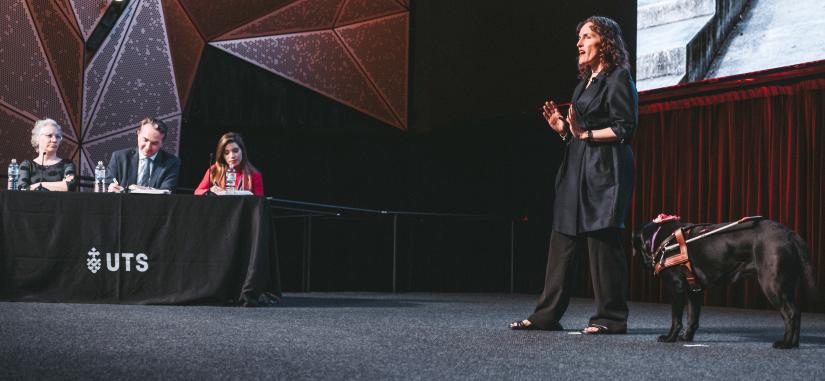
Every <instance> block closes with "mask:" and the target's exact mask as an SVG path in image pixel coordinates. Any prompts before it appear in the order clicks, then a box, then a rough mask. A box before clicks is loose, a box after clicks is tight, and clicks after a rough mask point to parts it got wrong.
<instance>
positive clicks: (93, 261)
mask: <svg viewBox="0 0 825 381" xmlns="http://www.w3.org/2000/svg"><path fill="white" fill-rule="evenodd" d="M88 254H89V257H91V258H86V267H88V268H89V271H91V272H92V274H95V273H97V270H100V258H98V256H99V255H100V253H99V252H98V251H97V249H95V248H94V247H93V248H92V250H89V253H88Z"/></svg>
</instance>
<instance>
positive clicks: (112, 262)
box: [86, 247, 149, 274]
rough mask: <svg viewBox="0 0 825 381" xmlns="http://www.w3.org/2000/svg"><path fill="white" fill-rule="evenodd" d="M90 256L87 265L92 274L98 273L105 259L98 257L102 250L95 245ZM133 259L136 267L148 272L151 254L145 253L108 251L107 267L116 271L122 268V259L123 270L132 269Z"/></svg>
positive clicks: (90, 251)
mask: <svg viewBox="0 0 825 381" xmlns="http://www.w3.org/2000/svg"><path fill="white" fill-rule="evenodd" d="M87 254H88V256H89V258H86V267H88V268H89V271H91V272H92V274H95V273H97V272H98V271H99V270H100V268H101V267H102V262H103V260H102V259H101V258H98V257H99V256H100V252H99V251H97V249H95V248H94V247H93V248H92V250H89V252H88V253H87ZM132 259H134V264H135V265H134V269H135V270H137V271H139V272H146V270H149V256H147V255H146V254H144V253H137V254H135V253H106V269H107V270H109V271H111V272H115V271H119V270H120V269H121V260H122V262H123V265H122V266H123V271H127V272H130V271H132Z"/></svg>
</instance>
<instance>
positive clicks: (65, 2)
mask: <svg viewBox="0 0 825 381" xmlns="http://www.w3.org/2000/svg"><path fill="white" fill-rule="evenodd" d="M54 2H55V3H56V4H57V6H58V7H59V8H60V11H61V12H62V13H63V16H65V17H66V19H67V20H69V25H70V27H71V28H72V29H73V30H74V31H75V33H77V34H78V35H80V36H83V32H82V31H81V30H80V26H78V24H77V16H76V15H75V13H74V9H73V8H72V1H71V0H54Z"/></svg>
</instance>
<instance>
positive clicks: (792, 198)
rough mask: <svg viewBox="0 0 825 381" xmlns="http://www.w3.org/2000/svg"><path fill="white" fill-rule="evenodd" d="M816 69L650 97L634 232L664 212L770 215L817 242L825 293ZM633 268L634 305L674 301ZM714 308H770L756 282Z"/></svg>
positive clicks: (824, 155) (822, 138) (725, 291)
mask: <svg viewBox="0 0 825 381" xmlns="http://www.w3.org/2000/svg"><path fill="white" fill-rule="evenodd" d="M808 66H812V67H807V68H806V67H803V68H786V69H783V70H774V71H771V72H765V73H758V74H756V75H752V76H740V77H738V78H733V79H729V80H726V81H722V82H721V83H715V82H706V83H700V84H697V85H690V86H687V87H684V88H675V89H671V90H664V91H660V92H654V93H649V94H647V96H646V95H645V94H643V95H642V97H641V102H642V106H641V107H640V113H641V120H640V126H639V132H638V134H637V136H636V139H635V140H634V143H633V147H634V152H635V154H636V168H637V171H638V178H637V182H636V192H635V196H634V204H633V214H632V216H631V220H630V224H629V226H631V227H633V228H634V229H635V228H638V227H641V226H642V225H643V224H645V223H646V222H648V221H650V219H651V218H652V217H653V216H655V215H656V214H658V213H660V212H666V213H670V214H678V215H680V216H682V219H683V220H686V221H690V222H711V223H718V222H725V221H735V220H738V219H739V218H741V217H744V216H750V215H762V216H765V217H768V218H770V219H773V220H776V221H779V222H780V223H783V224H785V225H787V226H788V227H790V228H791V229H793V230H795V231H796V232H798V233H799V234H800V235H801V236H802V238H804V239H805V241H806V242H807V243H808V246H809V248H810V253H811V256H812V257H813V263H814V266H815V267H816V269H817V279H818V282H817V283H818V285H819V292H820V293H821V294H825V293H823V291H825V287H823V276H825V271H823V269H825V256H823V249H825V246H823V245H825V222H823V221H825V203H823V199H825V165H823V163H825V134H823V127H825V79H823V75H824V74H825V63H823V62H820V63H818V64H815V65H808ZM806 72H813V74H805V75H801V74H800V73H802V74H804V73H806ZM766 78H769V79H770V78H773V79H770V80H769V81H768V82H766V83H763V84H760V85H756V86H754V85H751V84H750V83H753V82H754V81H757V82H758V81H762V80H764V79H766ZM725 86H727V87H728V88H727V89H720V87H725ZM654 99H655V100H654ZM631 262H633V263H632V265H631V267H630V268H631V280H632V284H631V295H632V298H633V299H634V300H643V301H652V302H661V301H666V300H667V296H666V295H667V293H666V291H665V290H664V288H663V286H662V285H661V284H660V282H659V280H658V279H654V278H653V277H652V276H651V275H650V271H649V270H645V269H642V266H641V264H640V262H641V260H640V258H631ZM706 302H707V303H708V304H711V305H724V306H735V307H746V308H767V307H769V306H768V305H767V302H766V300H765V298H764V296H763V294H762V291H761V290H760V289H759V286H758V284H757V283H756V282H755V281H753V280H748V281H745V282H740V283H738V284H736V285H733V286H729V287H721V288H717V289H713V290H712V291H711V292H709V293H708V294H706ZM804 305H805V306H806V308H807V309H808V310H815V311H823V306H822V304H821V302H816V303H814V304H811V303H805V304H804Z"/></svg>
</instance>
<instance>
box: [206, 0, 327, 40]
mask: <svg viewBox="0 0 825 381" xmlns="http://www.w3.org/2000/svg"><path fill="white" fill-rule="evenodd" d="M342 3H343V0H300V1H297V2H294V3H292V4H289V5H287V6H285V7H283V8H281V9H278V10H276V11H275V12H272V13H271V14H269V15H266V16H264V17H262V18H259V19H257V20H255V21H253V22H250V23H249V24H246V25H243V26H241V27H240V28H238V29H235V30H233V31H231V32H229V33H227V34H225V35H222V36H220V37H219V38H218V40H237V39H241V38H249V37H259V36H271V35H275V34H287V33H295V32H303V31H312V30H318V29H329V28H332V26H333V23H334V22H335V16H336V15H337V14H338V10H339V9H340V7H341V5H342Z"/></svg>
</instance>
